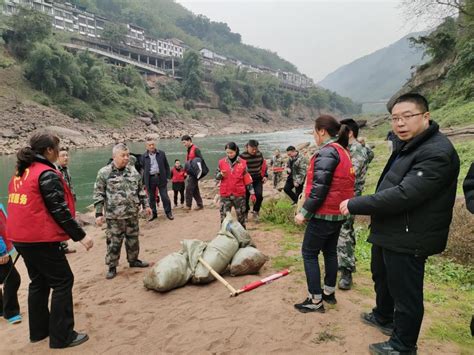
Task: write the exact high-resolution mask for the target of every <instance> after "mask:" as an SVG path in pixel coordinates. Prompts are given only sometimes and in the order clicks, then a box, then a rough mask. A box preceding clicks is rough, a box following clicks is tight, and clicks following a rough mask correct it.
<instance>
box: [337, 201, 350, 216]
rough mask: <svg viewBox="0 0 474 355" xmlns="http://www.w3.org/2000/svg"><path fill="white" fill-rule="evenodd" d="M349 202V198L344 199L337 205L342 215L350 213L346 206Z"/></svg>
mask: <svg viewBox="0 0 474 355" xmlns="http://www.w3.org/2000/svg"><path fill="white" fill-rule="evenodd" d="M348 203H349V200H344V201H342V202H341V204H340V205H339V210H340V211H341V213H342V214H343V215H344V216H347V215H348V214H350V212H349V208H348V207H347V204H348Z"/></svg>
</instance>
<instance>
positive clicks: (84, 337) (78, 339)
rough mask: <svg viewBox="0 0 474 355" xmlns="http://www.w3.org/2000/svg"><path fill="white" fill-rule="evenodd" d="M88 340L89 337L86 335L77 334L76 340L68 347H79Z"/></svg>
mask: <svg viewBox="0 0 474 355" xmlns="http://www.w3.org/2000/svg"><path fill="white" fill-rule="evenodd" d="M88 340H89V336H88V335H87V334H86V333H77V335H76V337H75V338H74V340H73V341H72V342H71V344H69V345H68V346H67V347H68V348H71V347H73V346H78V345H81V344H82V343H85V342H86V341H88Z"/></svg>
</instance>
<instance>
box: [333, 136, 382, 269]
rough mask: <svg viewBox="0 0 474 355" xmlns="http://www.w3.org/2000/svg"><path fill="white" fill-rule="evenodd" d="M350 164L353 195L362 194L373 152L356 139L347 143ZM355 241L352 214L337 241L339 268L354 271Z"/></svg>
mask: <svg viewBox="0 0 474 355" xmlns="http://www.w3.org/2000/svg"><path fill="white" fill-rule="evenodd" d="M349 150H350V153H351V160H352V165H353V167H354V170H355V177H356V178H355V185H354V195H355V196H360V195H362V191H363V190H364V185H365V177H366V175H367V169H368V166H369V163H370V162H371V161H372V159H373V157H374V153H373V152H372V150H371V149H370V148H369V147H366V146H363V145H362V144H360V143H359V142H357V141H354V142H353V143H351V144H350V145H349ZM355 243H356V235H355V232H354V216H349V218H347V220H346V221H345V222H344V224H343V225H342V227H341V232H340V234H339V240H338V243H337V258H338V265H339V269H340V270H342V269H345V270H347V271H350V272H354V271H355V256H354V250H355Z"/></svg>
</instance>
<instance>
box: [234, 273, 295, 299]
mask: <svg viewBox="0 0 474 355" xmlns="http://www.w3.org/2000/svg"><path fill="white" fill-rule="evenodd" d="M289 273H290V270H288V269H285V270H283V271H280V272H277V273H276V274H273V275H271V276H268V277H265V278H264V279H261V280H260V281H254V282H251V283H249V284H247V285H245V286H244V287H242V288H241V289H240V290H237V292H236V296H237V295H239V294H241V293H244V292H248V291H251V290H253V289H256V288H257V287H260V286H262V285H266V284H269V283H270V282H272V281H275V280H277V279H279V278H280V277H283V276H286V275H288V274H289Z"/></svg>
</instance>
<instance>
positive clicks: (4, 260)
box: [0, 254, 10, 265]
mask: <svg viewBox="0 0 474 355" xmlns="http://www.w3.org/2000/svg"><path fill="white" fill-rule="evenodd" d="M8 260H10V255H8V254H7V255H4V256H0V265H5V264H6V263H8Z"/></svg>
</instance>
